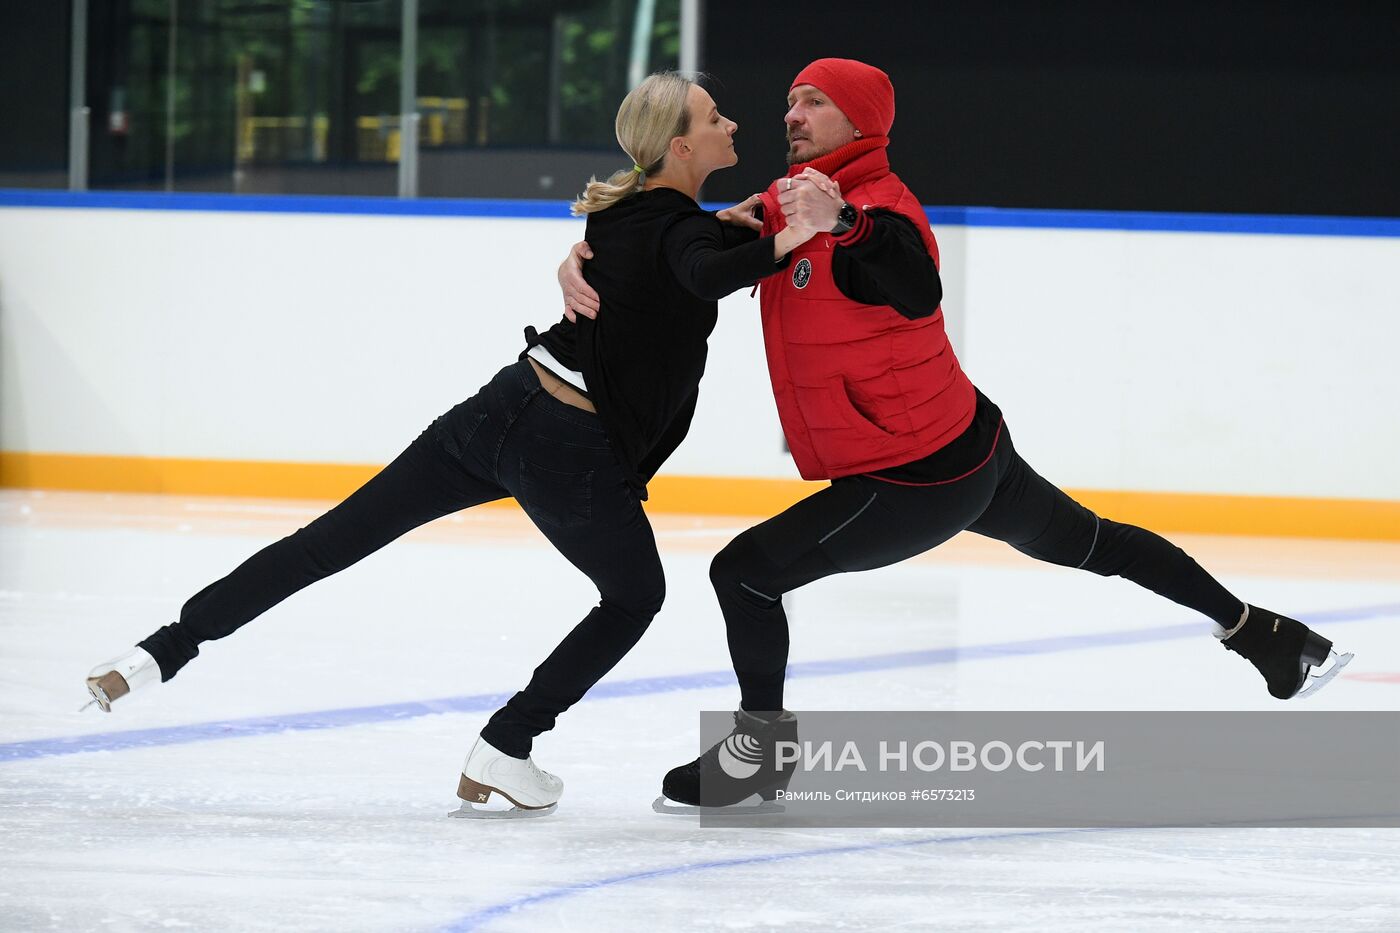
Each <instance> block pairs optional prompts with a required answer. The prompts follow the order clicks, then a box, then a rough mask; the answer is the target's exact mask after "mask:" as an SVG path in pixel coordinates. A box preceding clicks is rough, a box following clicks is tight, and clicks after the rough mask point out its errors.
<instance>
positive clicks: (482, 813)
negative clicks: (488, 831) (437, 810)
mask: <svg viewBox="0 0 1400 933" xmlns="http://www.w3.org/2000/svg"><path fill="white" fill-rule="evenodd" d="M558 809H559V804H557V803H551V804H550V805H549V806H547V807H537V808H534V809H528V810H527V809H526V808H524V807H511V808H510V809H508V810H484V809H478V808H477V807H474V806H472V805H471V804H469V803H467V802H466V801H463V802H462V806H461V807H459V808H458V809H456V810H453V811H452V812H451V813H449V814H447V815H448V816H450V817H452V818H453V819H456V820H533V819H537V818H539V817H541V816H549V815H550V814H551V813H553V812H554V811H555V810H558Z"/></svg>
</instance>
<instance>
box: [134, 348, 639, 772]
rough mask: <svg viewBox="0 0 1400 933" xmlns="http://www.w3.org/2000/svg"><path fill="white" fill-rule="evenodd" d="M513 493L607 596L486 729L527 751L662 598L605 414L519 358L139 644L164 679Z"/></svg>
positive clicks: (628, 642) (628, 643) (517, 751)
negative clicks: (226, 640) (391, 546)
mask: <svg viewBox="0 0 1400 933" xmlns="http://www.w3.org/2000/svg"><path fill="white" fill-rule="evenodd" d="M506 496H514V497H515V498H516V500H517V501H518V502H519V503H520V506H521V507H522V508H523V509H524V510H525V513H526V514H527V515H529V516H530V519H531V520H532V521H534V523H535V524H536V525H537V526H538V527H539V529H540V530H541V531H542V532H544V535H545V537H546V538H548V539H549V541H550V543H551V544H553V545H554V546H555V548H557V549H558V550H559V552H560V553H561V554H563V555H564V556H565V557H566V558H568V560H569V562H570V563H572V564H573V565H574V566H575V567H577V568H578V569H579V570H581V571H582V572H583V573H584V574H585V575H586V576H587V577H588V578H589V579H590V580H592V581H593V583H594V585H595V586H597V587H598V594H599V597H600V598H599V601H598V605H596V606H594V607H593V609H592V610H591V611H590V612H589V613H588V614H587V615H586V616H584V618H583V621H581V622H579V623H578V624H577V625H576V626H574V628H573V630H572V631H571V632H569V634H568V635H567V636H565V638H564V640H563V641H562V642H561V643H560V644H559V646H558V647H557V648H555V649H554V651H553V652H552V653H551V654H550V655H549V657H547V658H545V660H544V662H543V663H541V664H540V666H539V667H537V668H536V669H535V672H534V675H533V676H532V677H531V678H530V682H529V684H528V685H527V686H526V687H525V689H524V690H521V691H520V692H519V693H517V694H516V695H515V696H514V697H512V698H511V700H510V702H508V703H507V704H506V705H505V706H504V707H502V708H501V709H500V710H499V711H497V712H496V714H495V715H494V716H492V717H491V721H490V722H489V723H488V724H487V726H486V728H485V729H484V730H482V735H483V736H484V737H485V738H486V740H487V741H488V742H490V743H491V744H492V745H494V746H496V747H497V748H499V749H501V750H502V751H504V752H506V753H508V754H511V755H515V756H517V757H524V756H525V755H528V754H529V752H530V747H531V742H532V740H533V738H534V737H535V736H536V735H539V734H540V733H541V732H545V731H547V730H549V729H551V728H553V726H554V721H555V718H556V717H557V716H558V715H559V714H560V713H562V712H563V711H564V710H566V709H568V708H569V707H570V706H572V705H573V704H574V703H577V702H578V700H579V699H580V698H581V697H582V696H583V695H584V693H585V692H587V691H588V689H589V688H590V687H592V686H593V684H595V683H597V681H598V680H599V679H600V678H601V677H602V676H603V675H604V674H606V673H607V672H608V671H610V670H611V669H612V668H613V666H614V665H616V664H617V662H618V661H619V660H621V658H622V656H623V655H625V654H626V653H627V651H628V650H629V649H630V648H631V647H632V646H633V645H634V644H636V643H637V640H638V639H639V638H641V636H642V633H643V632H645V631H646V629H647V626H648V625H649V624H650V623H651V620H652V617H653V616H655V615H656V613H657V611H659V610H660V608H661V603H662V600H663V599H664V598H665V594H666V584H665V579H664V577H663V576H662V571H661V559H660V556H659V555H658V554H657V552H656V538H655V536H654V535H653V534H652V530H651V524H650V522H648V521H647V517H646V513H645V512H643V511H642V505H641V502H640V500H639V499H638V496H637V491H636V490H635V489H633V488H632V487H631V486H629V485H628V483H627V481H626V478H625V475H624V473H623V470H622V467H621V465H620V464H619V463H618V460H617V457H616V456H615V455H614V453H613V450H612V448H611V446H610V445H609V443H608V439H607V436H606V434H605V433H604V431H603V426H602V422H601V421H599V419H598V416H597V415H594V414H591V413H589V412H586V411H582V410H580V409H577V408H573V407H570V406H568V405H565V404H564V403H563V402H560V401H558V400H557V399H555V398H554V397H552V396H551V395H549V393H547V392H545V391H544V389H542V388H541V387H540V384H539V380H538V378H536V376H535V373H534V370H532V369H531V368H530V365H529V363H527V362H524V361H521V362H519V363H515V364H513V365H510V366H507V367H506V368H505V369H503V370H501V371H500V372H499V373H497V374H496V376H495V378H494V379H492V380H491V382H490V383H488V384H487V385H485V386H483V387H482V389H481V390H480V391H479V392H477V394H476V395H474V396H472V397H471V398H470V399H468V400H467V401H465V402H463V403H462V404H460V405H458V406H456V407H455V408H453V409H452V410H451V411H449V412H447V414H445V415H443V416H442V417H440V418H438V419H437V420H436V421H435V422H433V424H432V425H431V426H429V428H428V429H427V430H425V431H424V432H423V433H422V434H421V435H420V436H419V437H418V438H417V439H416V440H415V441H414V442H413V443H412V444H410V445H409V446H408V449H407V450H405V451H404V452H403V453H402V454H400V455H399V456H398V457H397V458H396V459H395V460H394V461H393V462H392V463H390V464H389V465H388V466H386V467H385V468H384V469H383V470H382V471H380V472H379V473H378V474H377V475H376V476H375V477H374V478H373V479H371V480H370V481H369V482H368V483H366V484H365V485H364V486H363V487H361V488H360V489H359V490H357V491H356V492H355V493H354V494H353V495H351V496H350V498H348V499H346V500H345V501H344V502H342V503H341V504H340V505H338V506H336V507H335V508H333V509H331V510H330V511H329V512H327V513H326V514H325V515H322V516H321V517H320V518H318V519H316V520H315V521H313V522H312V523H311V524H309V525H307V526H306V527H305V528H302V529H301V530H300V531H297V532H296V533H294V534H292V535H289V536H288V537H286V538H283V539H282V540H281V541H278V542H276V543H274V544H271V545H268V546H267V547H265V548H263V549H262V550H261V551H259V552H258V553H256V554H254V555H253V556H252V557H250V558H248V560H246V561H244V562H243V563H242V564H241V565H240V566H239V567H238V568H236V569H235V570H234V571H233V572H232V573H230V574H229V575H228V576H226V577H224V578H223V579H222V580H218V581H216V582H215V583H212V584H210V585H209V586H207V587H205V588H204V589H203V590H201V591H200V592H198V593H196V594H195V595H194V596H193V597H191V598H190V600H189V601H188V602H186V603H185V606H184V608H183V609H182V610H181V612H180V621H179V622H176V623H175V624H173V625H167V626H165V627H164V628H162V629H160V630H159V631H158V632H156V633H155V634H153V635H152V636H151V637H150V638H148V639H146V640H145V641H143V642H141V647H143V648H145V649H146V650H147V651H149V652H150V653H151V654H152V655H153V656H154V657H155V659H156V661H157V663H158V664H159V665H160V670H161V679H162V680H169V679H170V678H171V677H173V676H175V673H176V672H177V671H179V669H180V668H181V667H183V666H184V665H185V663H186V662H188V661H189V660H190V659H191V658H193V657H195V656H196V655H197V654H199V645H200V644H201V643H203V642H206V641H211V640H213V639H216V638H223V637H224V636H226V635H230V634H232V633H233V632H235V631H237V630H238V629H239V628H240V627H241V626H243V625H245V624H246V623H248V622H250V621H251V620H253V619H255V618H257V617H258V616H259V615H261V614H262V613H263V612H266V611H267V610H268V609H270V608H272V607H273V606H275V605H277V604H278V603H279V602H281V601H282V600H284V599H286V598H287V597H288V596H290V595H292V594H293V593H295V592H297V591H298V590H300V589H302V588H303V587H305V586H307V585H308V584H311V583H315V582H316V581H317V580H320V579H322V578H324V577H328V576H330V575H331V574H333V573H336V572H338V571H340V570H344V569H345V568H346V567H349V566H350V565H351V564H353V563H355V562H356V561H358V560H360V559H361V558H363V557H366V556H368V555H369V554H372V553H373V552H375V551H377V550H378V549H379V548H381V547H383V546H384V545H386V544H388V543H389V542H390V541H393V540H394V539H395V538H398V537H399V536H400V535H402V534H404V533H405V532H408V531H411V530H412V529H414V528H417V527H418V526H419V525H422V524H424V523H426V522H430V521H432V520H433V519H435V518H439V517H441V516H443V515H447V514H449V513H451V512H456V511H459V510H461V509H465V508H468V507H470V506H473V505H479V504H480V503H483V502H489V501H491V500H493V499H502V498H505V497H506ZM475 585H477V586H486V585H490V581H488V580H481V581H479V582H478V583H476V584H475ZM522 602H526V603H528V594H526V593H522Z"/></svg>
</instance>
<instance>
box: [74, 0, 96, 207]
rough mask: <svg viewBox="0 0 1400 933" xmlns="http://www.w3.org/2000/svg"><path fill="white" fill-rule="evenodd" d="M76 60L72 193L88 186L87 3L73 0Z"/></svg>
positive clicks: (83, 189) (82, 0) (84, 0)
mask: <svg viewBox="0 0 1400 933" xmlns="http://www.w3.org/2000/svg"><path fill="white" fill-rule="evenodd" d="M70 45H71V46H72V58H71V61H70V65H69V72H68V190H69V191H86V190H87V186H88V120H89V117H90V113H91V112H90V111H89V110H88V106H87V0H73V38H72V42H71V43H70Z"/></svg>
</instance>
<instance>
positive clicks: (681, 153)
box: [670, 136, 694, 161]
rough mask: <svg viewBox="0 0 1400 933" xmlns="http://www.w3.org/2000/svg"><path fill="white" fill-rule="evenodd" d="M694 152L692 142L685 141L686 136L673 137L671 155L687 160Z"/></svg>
mask: <svg viewBox="0 0 1400 933" xmlns="http://www.w3.org/2000/svg"><path fill="white" fill-rule="evenodd" d="M692 152H694V150H693V149H691V148H690V143H688V142H686V141H685V137H684V136H672V137H671V145H670V153H671V155H673V156H675V157H676V158H677V159H680V160H682V161H685V160H687V159H689V158H690V155H691V153H692Z"/></svg>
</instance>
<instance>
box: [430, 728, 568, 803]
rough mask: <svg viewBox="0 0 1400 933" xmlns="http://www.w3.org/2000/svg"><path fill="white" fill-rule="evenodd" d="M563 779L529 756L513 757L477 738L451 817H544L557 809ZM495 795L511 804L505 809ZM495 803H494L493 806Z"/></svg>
mask: <svg viewBox="0 0 1400 933" xmlns="http://www.w3.org/2000/svg"><path fill="white" fill-rule="evenodd" d="M563 793H564V782H563V781H561V780H560V779H559V778H557V777H555V776H554V775H552V774H550V773H549V772H548V771H541V770H540V769H539V768H538V767H537V766H536V765H535V762H534V759H532V758H528V757H527V758H524V759H520V758H512V757H511V756H510V755H507V754H506V753H505V752H503V751H501V750H500V749H498V748H496V747H495V746H494V745H492V744H491V743H490V742H488V741H486V740H485V739H483V738H478V739H477V740H476V744H475V745H473V746H472V750H471V752H470V753H469V754H468V755H467V760H466V763H465V764H463V765H462V774H461V777H460V778H459V780H458V782H457V796H458V797H459V798H461V800H462V806H461V808H460V809H458V810H456V811H454V812H453V813H451V814H449V815H450V816H456V817H466V818H469V819H520V818H522V817H535V816H545V815H547V814H550V813H553V812H554V811H555V809H556V808H557V805H558V802H559V797H560V796H561V795H562V794H563ZM493 794H496V795H499V796H500V797H502V798H504V800H506V801H509V802H510V803H511V804H513V807H511V808H504V807H503V806H502V805H501V803H500V802H499V801H493V800H492V799H491V798H492V795H493ZM493 804H494V806H493Z"/></svg>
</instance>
